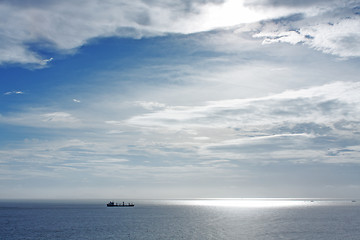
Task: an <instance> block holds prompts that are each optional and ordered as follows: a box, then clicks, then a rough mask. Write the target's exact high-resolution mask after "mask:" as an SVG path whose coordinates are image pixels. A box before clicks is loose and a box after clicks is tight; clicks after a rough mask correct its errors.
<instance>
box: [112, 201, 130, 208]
mask: <svg viewBox="0 0 360 240" xmlns="http://www.w3.org/2000/svg"><path fill="white" fill-rule="evenodd" d="M106 206H107V207H134V206H135V204H134V203H125V202H122V204H121V203H120V204H118V203H115V202H112V201H110V202H109V203H108V204H106Z"/></svg>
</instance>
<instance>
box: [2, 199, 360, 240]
mask: <svg viewBox="0 0 360 240" xmlns="http://www.w3.org/2000/svg"><path fill="white" fill-rule="evenodd" d="M114 200H115V199H114ZM115 201H116V200H115ZM122 201H123V200H121V199H120V200H118V202H122ZM129 201H130V200H129ZM126 202H128V201H126ZM131 202H134V203H135V207H133V208H132V207H128V208H107V207H106V203H107V202H106V201H102V200H91V201H73V200H72V201H70V200H68V201H24V200H22V201H20V200H14V201H9V200H2V201H0V239H1V240H7V239H9V240H16V239H36V240H38V239H47V240H48V239H77V240H78V239H146V240H153V239H154V240H155V239H171V240H172V239H230V240H231V239H237V240H238V239H240V240H241V239H246V240H271V239H274V240H275V239H276V240H279V239H286V240H290V239H291V240H293V239H294V240H295V239H299V240H300V239H301V240H306V239H309V240H310V239H311V240H321V239H324V240H335V239H336V240H351V239H354V240H355V239H356V240H358V239H360V203H359V201H351V200H324V199H317V200H310V199H187V200H137V201H135V200H131Z"/></svg>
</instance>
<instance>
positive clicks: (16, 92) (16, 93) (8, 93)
mask: <svg viewBox="0 0 360 240" xmlns="http://www.w3.org/2000/svg"><path fill="white" fill-rule="evenodd" d="M13 94H15V95H18V94H24V92H23V91H10V92H5V93H4V95H13Z"/></svg>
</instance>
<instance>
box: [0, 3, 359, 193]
mask: <svg viewBox="0 0 360 240" xmlns="http://www.w3.org/2000/svg"><path fill="white" fill-rule="evenodd" d="M0 19H1V21H0V43H1V44H0V81H1V85H0V132H1V134H0V198H3V199H13V198H32V199H37V198H39V199H45V198H51V199H54V198H56V199H58V198H60V199H64V198H76V199H79V198H88V199H89V198H101V199H107V198H110V199H120V200H121V199H125V198H126V199H129V198H132V199H138V198H143V199H160V198H253V197H289V198H360V174H359V173H360V79H359V76H360V68H359V66H360V1H359V0H336V1H335V0H311V1H308V0H303V1H295V0H290V1H289V0H192V1H191V0H133V1H125V0H76V1H73V0H63V1H55V0H32V1H30V0H1V1H0Z"/></svg>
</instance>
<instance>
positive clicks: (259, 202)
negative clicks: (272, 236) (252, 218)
mask: <svg viewBox="0 0 360 240" xmlns="http://www.w3.org/2000/svg"><path fill="white" fill-rule="evenodd" d="M178 203H179V204H182V205H192V206H213V207H241V208H271V207H277V208H278V207H296V206H307V205H314V204H316V203H315V202H313V201H311V200H296V199H233V198H232V199H223V198H222V199H193V200H179V202H178Z"/></svg>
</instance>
